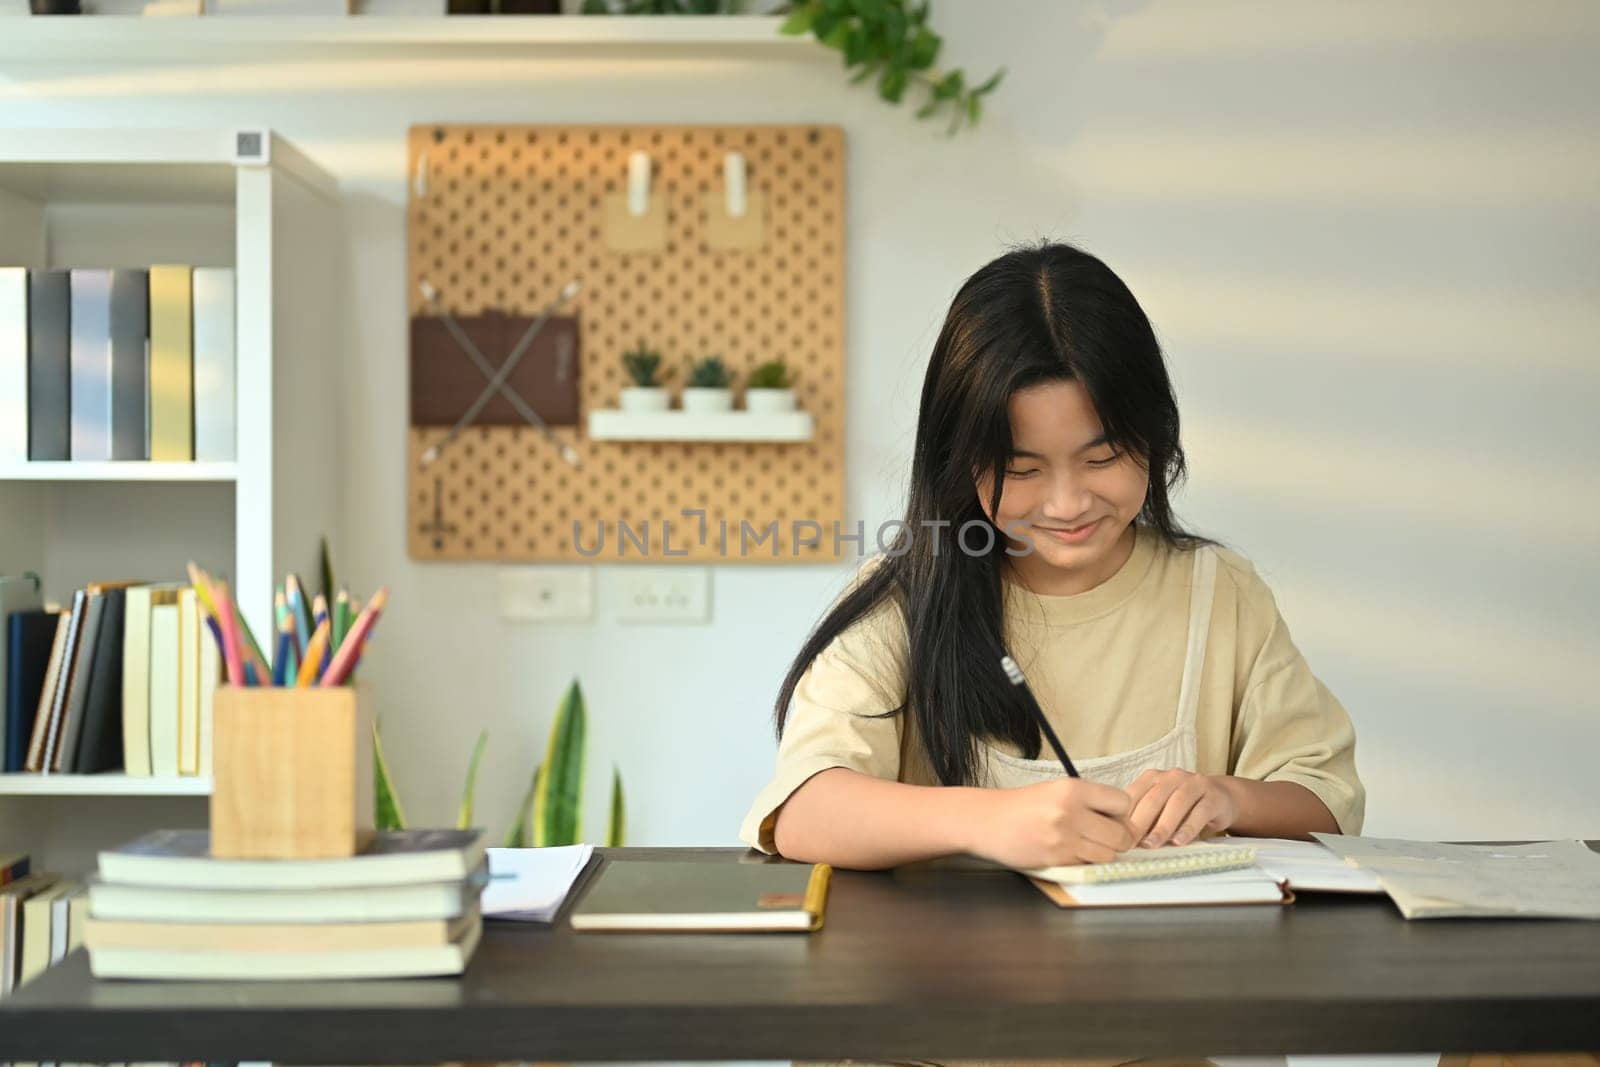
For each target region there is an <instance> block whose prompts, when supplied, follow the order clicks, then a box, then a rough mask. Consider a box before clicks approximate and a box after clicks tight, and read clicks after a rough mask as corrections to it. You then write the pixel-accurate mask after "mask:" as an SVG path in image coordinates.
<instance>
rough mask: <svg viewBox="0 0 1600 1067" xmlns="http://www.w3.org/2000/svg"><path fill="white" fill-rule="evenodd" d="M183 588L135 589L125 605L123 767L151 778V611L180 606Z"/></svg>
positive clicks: (139, 776) (172, 586) (128, 595)
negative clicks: (174, 604)
mask: <svg viewBox="0 0 1600 1067" xmlns="http://www.w3.org/2000/svg"><path fill="white" fill-rule="evenodd" d="M180 588H182V586H180V585H174V584H169V585H134V586H129V587H128V592H127V599H126V601H124V608H123V612H124V618H123V629H122V767H123V772H124V773H125V774H127V775H129V776H130V777H133V778H148V777H150V775H151V773H152V770H151V767H150V609H151V607H152V606H154V605H156V604H173V603H176V602H177V600H176V598H177V596H178V590H179V589H180Z"/></svg>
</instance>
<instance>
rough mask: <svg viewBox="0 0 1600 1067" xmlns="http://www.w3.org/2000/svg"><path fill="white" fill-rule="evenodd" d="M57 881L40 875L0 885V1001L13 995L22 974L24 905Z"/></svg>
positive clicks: (27, 876)
mask: <svg viewBox="0 0 1600 1067" xmlns="http://www.w3.org/2000/svg"><path fill="white" fill-rule="evenodd" d="M56 881H57V878H56V876H55V875H53V874H46V873H43V872H40V873H38V874H29V875H24V876H23V877H21V878H18V879H17V880H16V881H13V882H8V883H7V884H5V885H0V997H6V996H10V995H11V992H12V990H14V989H15V988H16V985H17V976H18V974H19V973H20V971H21V967H22V950H23V943H22V939H23V933H24V931H23V905H24V904H26V903H27V902H28V900H29V898H31V897H33V896H34V895H35V894H37V893H42V892H43V891H45V890H46V889H49V888H50V887H51V886H52V885H54V884H55V883H56Z"/></svg>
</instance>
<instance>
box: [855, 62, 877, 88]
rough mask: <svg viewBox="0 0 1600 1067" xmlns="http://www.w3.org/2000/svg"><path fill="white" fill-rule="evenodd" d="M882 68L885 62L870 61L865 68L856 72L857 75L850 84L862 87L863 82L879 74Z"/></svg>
mask: <svg viewBox="0 0 1600 1067" xmlns="http://www.w3.org/2000/svg"><path fill="white" fill-rule="evenodd" d="M882 66H883V60H881V59H872V60H868V61H867V64H866V65H865V66H864V67H862V68H861V69H860V70H858V71H856V73H855V75H854V76H853V77H852V78H851V79H850V84H851V85H860V84H861V83H862V82H864V81H866V80H867V79H868V78H870V77H872V76H873V75H874V74H876V73H878V70H879V68H880V67H882Z"/></svg>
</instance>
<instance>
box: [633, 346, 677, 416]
mask: <svg viewBox="0 0 1600 1067" xmlns="http://www.w3.org/2000/svg"><path fill="white" fill-rule="evenodd" d="M622 366H623V367H624V368H625V369H626V370H627V372H628V379H629V380H630V381H632V382H633V385H631V386H624V387H623V389H622V395H621V400H622V410H623V411H631V412H647V411H666V410H667V408H668V407H670V406H671V396H670V395H669V394H668V393H667V391H666V390H665V389H663V388H662V387H661V383H660V382H659V381H657V380H656V374H657V372H658V371H660V369H661V353H660V352H656V351H652V350H651V349H649V348H646V347H645V344H644V342H643V341H640V342H639V347H638V348H635V349H634V350H633V351H631V352H625V353H623V356H622Z"/></svg>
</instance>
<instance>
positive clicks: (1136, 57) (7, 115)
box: [0, 0, 1600, 845]
mask: <svg viewBox="0 0 1600 1067" xmlns="http://www.w3.org/2000/svg"><path fill="white" fill-rule="evenodd" d="M938 8H939V10H938V12H937V13H936V20H937V22H938V24H939V26H940V28H941V29H942V30H943V31H944V32H945V33H946V34H947V35H948V42H947V46H946V47H947V58H948V59H949V60H950V61H951V62H954V63H958V64H961V65H964V66H966V67H967V69H968V71H969V73H973V74H979V75H984V74H987V73H988V71H989V70H991V69H992V68H993V66H994V65H996V64H1000V63H1004V64H1006V65H1008V66H1009V67H1010V68H1011V75H1010V77H1009V79H1008V80H1007V82H1006V84H1005V85H1004V86H1003V87H1002V89H1001V90H1000V92H999V93H998V94H997V95H996V96H995V97H993V98H992V103H991V106H990V110H989V113H988V116H987V118H986V120H985V122H984V123H983V125H982V126H981V127H980V128H979V129H978V130H977V131H976V132H974V133H969V134H963V135H961V136H959V137H957V138H956V139H954V140H946V139H944V138H942V137H940V136H939V135H938V134H937V132H936V130H935V128H934V127H933V126H931V125H918V124H916V123H914V122H913V121H912V119H911V117H910V114H909V109H902V110H900V111H895V110H892V109H890V108H888V107H887V106H885V105H883V104H882V103H880V102H879V101H878V100H876V98H875V97H873V96H872V95H871V94H870V93H869V92H868V91H866V90H865V89H861V88H852V87H849V86H847V85H846V84H845V79H844V78H843V77H842V76H841V74H840V71H839V70H838V68H837V67H836V66H835V65H834V64H833V63H830V62H827V61H823V62H811V63H803V62H802V63H796V62H781V61H775V62H765V63H763V62H741V61H735V60H716V61H700V62H684V61H671V60H661V61H650V62H633V63H628V64H620V63H618V62H616V61H609V60H584V59H571V60H559V59H556V60H552V59H548V58H546V59H529V60H507V59H505V58H504V57H501V56H496V57H494V58H492V59H491V58H488V57H482V58H478V59H466V60H459V59H458V60H444V59H441V60H436V61H435V60H424V59H405V60H403V61H401V60H395V61H390V62H350V61H344V62H339V63H321V62H317V61H285V62H282V63H267V62H252V63H250V64H247V65H244V66H211V65H208V64H207V62H206V60H205V59H204V57H197V58H196V60H195V61H194V62H193V63H192V64H188V65H183V66H167V67H164V68H159V69H143V70H141V69H133V68H122V67H117V66H114V65H110V64H104V63H102V64H98V65H94V66H83V67H80V68H72V67H63V65H61V64H59V63H56V62H52V63H51V64H49V66H48V67H47V68H42V67H41V68H36V69H29V68H28V67H26V66H17V65H8V66H7V67H6V69H5V70H4V71H3V72H0V125H3V126H6V127H29V126H55V125H61V126H88V127H94V126H112V125H116V126H123V125H131V126H139V125H149V126H206V125H223V126H231V125H241V126H242V125H264V126H270V127H273V128H275V129H277V130H279V131H280V132H281V133H283V134H284V135H285V136H286V137H288V138H289V139H290V140H291V141H292V142H294V143H296V144H297V145H298V146H299V147H300V148H302V149H303V150H304V151H305V152H306V153H307V154H309V155H310V156H311V157H312V158H314V159H316V160H317V161H318V162H320V163H321V164H322V165H323V166H325V167H327V168H328V169H329V170H330V171H331V172H332V173H333V174H334V175H335V176H336V177H337V178H338V179H339V181H340V183H341V187H342V208H343V222H344V229H343V232H342V233H335V234H330V241H329V248H328V254H329V256H330V257H334V258H336V259H337V260H338V261H339V262H340V263H341V264H342V266H343V269H344V270H345V271H346V272H347V276H346V279H345V285H346V287H347V289H348V291H349V292H350V293H352V294H355V299H354V301H353V302H352V303H351V305H350V307H349V312H348V315H347V316H346V318H345V320H344V321H343V322H342V323H337V324H330V328H333V329H340V330H342V331H343V332H344V336H345V340H346V342H347V344H346V346H345V347H346V351H347V354H348V357H347V360H346V362H345V364H344V366H343V367H342V368H341V370H342V374H343V375H344V382H343V385H344V393H345V397H346V403H347V408H348V411H349V421H348V423H347V425H346V427H345V431H344V432H345V437H344V442H343V443H344V446H345V449H346V458H347V465H346V469H345V471H344V472H343V473H344V484H345V486H346V487H347V489H348V499H347V504H346V507H345V512H344V514H343V516H342V517H343V521H344V528H345V530H346V531H347V536H346V539H345V543H344V544H343V545H340V546H337V547H338V549H339V559H338V561H337V562H338V564H339V566H340V569H341V571H342V572H343V575H344V576H345V577H346V578H348V579H349V580H351V581H352V582H353V583H354V584H355V585H357V586H359V587H362V588H371V587H372V586H374V585H375V584H377V583H379V582H384V583H388V584H389V585H390V586H391V587H392V590H393V600H392V610H391V613H390V614H389V616H388V617H386V619H385V622H384V625H383V627H382V630H381V634H380V640H379V644H378V646H377V648H376V649H375V651H374V652H373V654H372V655H371V657H370V658H369V664H370V666H369V672H370V677H371V678H372V680H373V681H374V682H375V684H376V686H377V688H378V695H379V699H380V708H381V712H382V715H383V719H384V723H385V727H386V731H385V733H386V742H387V748H388V754H389V757H390V760H391V763H392V767H393V769H394V771H395V773H396V775H397V777H398V779H399V781H400V783H401V786H402V789H403V794H404V797H405V801H406V804H407V807H408V809H409V813H410V814H411V815H412V817H413V819H414V820H416V821H424V822H426V821H434V822H441V821H447V820H449V819H451V818H452V817H453V814H454V809H455V802H456V799H457V796H456V793H457V789H458V787H459V783H460V781H461V777H462V772H463V769H464V766H465V762H466V758H467V754H468V751H469V749H470V746H471V744H472V740H473V738H474V737H475V735H476V733H477V731H478V729H479V728H481V727H487V728H488V729H489V730H490V731H491V733H492V737H493V745H492V747H491V751H490V756H489V758H488V759H487V760H486V763H485V766H484V769H483V772H482V775H481V782H480V793H479V812H480V819H481V820H482V821H485V822H487V824H488V825H489V826H490V828H491V829H492V830H493V832H494V833H495V834H497V835H498V834H499V833H500V832H502V831H503V829H504V827H505V825H506V819H507V817H508V816H509V815H510V812H511V809H512V807H513V806H514V804H515V801H516V799H517V798H518V796H519V795H520V794H521V791H522V790H523V788H524V787H525V785H526V778H527V773H528V772H529V770H530V769H531V768H532V766H533V764H534V762H535V761H536V760H537V758H538V756H539V754H540V753H541V751H542V743H543V737H544V732H545V729H546V727H547V724H548V722H549V716H550V713H551V711H552V710H553V708H554V707H555V704H556V702H557V699H558V698H559V696H560V694H561V692H562V690H563V688H564V687H565V685H566V683H567V682H568V680H569V679H570V678H572V677H573V676H577V677H579V678H580V679H581V680H582V682H583V684H584V687H585V690H586V692H587V695H588V697H589V702H590V710H591V715H592V719H591V737H592V741H591V762H590V778H591V784H592V790H591V792H592V796H591V807H590V812H589V815H590V825H591V827H592V828H594V829H595V830H596V831H597V832H598V830H599V829H600V827H601V826H602V825H603V821H604V807H603V798H604V789H605V786H606V784H607V783H608V781H609V768H610V766H611V765H612V764H613V763H615V764H617V765H619V766H620V767H621V768H622V771H623V774H624V776H625V780H626V782H627V785H628V788H629V794H630V801H631V804H630V806H631V809H632V810H631V812H630V827H631V838H630V840H631V843H634V844H673V845H687V844H732V843H734V842H735V834H736V829H737V824H738V820H739V818H740V816H741V815H742V813H743V811H744V808H745V805H746V802H747V800H748V799H749V797H750V796H751V795H752V794H753V793H754V792H755V790H756V789H757V788H758V786H759V785H760V784H761V783H762V781H763V779H764V777H765V775H766V773H767V770H768V768H769V766H770V761H771V754H772V750H773V741H772V738H771V733H770V727H769V719H770V703H771V700H772V697H773V694H774V691H775V688H776V685H777V683H778V680H779V679H780V677H781V674H782V671H783V670H784V668H785V666H786V664H787V661H788V657H789V656H790V655H791V654H792V652H793V651H794V649H795V648H796V646H797V644H798V642H799V641H800V639H801V637H802V636H803V634H804V633H805V632H806V630H807V629H808V628H809V627H810V625H811V624H812V623H813V621H814V619H815V617H816V614H817V612H818V610H819V608H821V607H822V606H823V605H824V604H825V603H826V602H827V600H828V599H829V597H830V596H831V595H832V593H833V592H834V590H835V589H836V588H837V586H838V584H839V583H840V581H841V580H842V579H843V577H844V576H845V574H846V573H847V571H848V569H849V568H848V566H811V567H776V566H774V567H761V566H750V565H743V566H727V567H719V568H715V569H714V575H713V587H714V588H713V621H712V623H711V624H710V625H709V626H704V627H687V628H671V627H664V626H662V627H624V626H619V625H617V624H616V623H614V622H611V621H608V619H607V613H606V611H605V607H604V605H605V604H606V602H607V594H608V592H609V590H610V589H611V586H612V582H613V581H614V579H615V577H616V573H615V568H604V567H602V568H600V573H599V582H598V592H599V603H600V605H601V613H600V618H601V621H599V622H597V623H595V624H594V625H590V626H546V627H528V626H511V625H507V624H504V623H502V622H501V621H499V620H498V619H497V618H496V617H495V604H496V592H497V586H496V581H497V576H498V574H499V568H498V567H496V566H493V565H460V564H442V563H415V562H412V561H411V560H410V559H408V558H407V556H406V552H405V537H404V528H403V527H404V513H405V508H404V495H403V494H404V471H403V460H402V456H403V452H404V440H405V425H406V414H405V413H406V408H407V404H406V370H405V368H406V356H405V353H406V337H407V334H406V325H405V302H404V297H403V282H402V278H403V272H404V259H405V232H404V209H403V205H404V196H405V192H404V180H405V175H404V173H403V171H404V163H405V141H404V139H405V133H406V128H407V126H408V125H410V124H411V123H415V122H426V121H451V122H587V121H595V122H623V121H625V122H653V121H661V122H675V123H684V122H827V123H839V124H841V125H843V126H844V127H845V129H846V131H847V138H848V168H849V202H848V217H849V226H850V229H849V249H848V252H849V266H848V275H849V294H848V310H847V315H848V343H849V361H850V362H849V389H850V394H849V401H850V403H849V427H848V452H849V468H848V470H849V473H848V499H849V507H850V514H849V515H847V516H844V518H845V520H846V521H847V522H849V523H853V522H854V521H855V520H856V519H858V518H861V519H865V520H866V521H867V522H868V524H869V527H870V526H871V525H872V524H875V523H876V522H879V521H882V520H885V519H888V518H891V517H893V516H894V515H895V514H896V512H897V511H898V507H899V500H900V497H901V494H902V492H903V488H904V478H905V472H906V470H907V467H908V461H909V452H910V445H911V440H912V434H913V429H914V419H915V405H916V397H917V391H918V387H919V385H920V376H921V371H922V368H923V366H924V362H925V360H926V357H927V352H928V348H929V346H930V344H931V343H932V340H933V338H934V336H935V333H936V331H937V328H938V324H939V322H940V320H941V317H942V315H943V313H944V310H945V308H946V306H947V303H948V301H949V299H950V296H951V295H952V294H953V292H954V290H955V288H956V287H957V285H958V284H959V282H960V281H961V279H962V278H963V277H964V276H965V275H966V274H968V273H970V272H971V271H972V270H974V269H976V268H977V267H978V266H979V265H981V264H982V263H983V262H984V261H986V260H987V259H988V258H990V257H991V256H992V255H994V254H996V253H997V252H998V251H999V250H1000V249H1001V248H1002V247H1003V246H1004V245H1005V244H1006V243H1007V242H1010V241H1015V240H1023V239H1030V238H1033V237H1035V236H1040V235H1053V236H1060V237H1065V238H1070V239H1074V240H1077V241H1080V242H1082V243H1083V244H1085V245H1086V246H1087V247H1089V248H1090V249H1091V250H1094V251H1096V252H1097V253H1099V254H1101V255H1102V256H1104V257H1105V258H1106V259H1107V260H1108V261H1109V262H1110V263H1111V264H1112V266H1113V267H1114V268H1116V269H1118V270H1119V271H1120V272H1122V274H1123V276H1124V277H1125V278H1126V279H1127V281H1128V282H1129V284H1130V285H1131V286H1132V288H1133V290H1134V291H1135V293H1136V294H1138V295H1139V296H1140V298H1141V299H1142V300H1143V301H1144V303H1145V306H1146V309H1147V311H1148V312H1149V313H1150V316H1151V318H1152V319H1153V320H1154V321H1155V323H1156V324H1157V327H1158V329H1159V331H1160V333H1161V335H1162V337H1163V339H1164V341H1165V343H1166V345H1167V349H1168V355H1169V359H1170V362H1171V366H1172V369H1173V373H1174V375H1175V377H1176V381H1177V383H1178V387H1179V398H1180V403H1181V407H1182V411H1183V415H1184V419H1185V425H1186V429H1185V441H1186V444H1187V445H1188V446H1189V448H1190V458H1191V463H1192V476H1191V481H1190V485H1189V488H1188V490H1187V492H1186V493H1185V494H1184V495H1183V496H1182V497H1181V498H1180V501H1179V503H1180V514H1181V515H1182V516H1183V517H1185V518H1186V519H1188V520H1190V521H1191V522H1192V523H1193V524H1194V525H1195V526H1197V527H1198V528H1200V529H1201V530H1202V531H1204V532H1207V533H1209V534H1212V535H1213V536H1217V537H1219V538H1221V539H1223V540H1225V541H1226V542H1228V543H1229V544H1231V545H1233V546H1235V547H1237V548H1238V549H1239V550H1241V551H1243V552H1244V553H1245V554H1246V555H1248V556H1250V557H1252V558H1253V559H1255V561H1256V562H1257V565H1258V566H1259V567H1260V569H1261V570H1262V572H1263V573H1264V575H1265V576H1266V577H1267V579H1268V581H1269V582H1270V583H1271V584H1272V585H1273V586H1274V588H1275V589H1276V591H1277V593H1278V596H1279V599H1280V603H1281V605H1282V607H1283V610H1284V612H1285V614H1286V617H1287V618H1288V620H1289V623H1290V625H1291V627H1292V630H1293V633H1294V636H1295V638H1296V640H1297V641H1298V642H1299V644H1300V645H1301V647H1302V648H1303V649H1304V651H1305V652H1306V654H1307V656H1308V657H1309V659H1310V662H1311V664H1312V666H1313V668H1314V669H1316V670H1317V672H1318V673H1319V674H1320V675H1321V677H1322V678H1323V679H1324V680H1325V681H1326V682H1327V683H1328V684H1329V685H1330V687H1331V688H1332V689H1333V690H1334V692H1335V693H1337V694H1338V695H1339V696H1340V697H1341V699H1342V700H1343V701H1344V703H1345V704H1346V706H1347V707H1348V708H1349V709H1350V711H1351V713H1352V715H1353V716H1354V718H1355V720H1356V724H1357V730H1358V736H1359V739H1360V740H1359V748H1358V759H1359V764H1360V769H1361V771H1362V773H1363V776H1364V777H1365V779H1366V782H1367V786H1368V790H1369V793H1370V801H1369V817H1368V829H1369V832H1372V833H1378V834H1397V835H1417V836H1437V837H1494V836H1508V837H1509V836H1535V835H1587V836H1591V837H1600V791H1596V790H1595V789H1594V787H1593V785H1592V781H1593V776H1592V770H1591V764H1592V760H1593V757H1594V755H1595V753H1596V751H1597V750H1600V716H1597V711H1600V708H1597V700H1596V697H1595V692H1596V688H1597V685H1600V674H1597V669H1596V667H1595V664H1596V663H1600V656H1597V655H1596V652H1597V651H1600V650H1597V649H1596V647H1595V644H1596V642H1595V637H1594V635H1595V632H1596V624H1597V623H1600V595H1597V594H1600V565H1597V563H1596V556H1595V553H1594V550H1593V546H1594V544H1595V543H1596V539H1597V536H1600V504H1597V503H1596V502H1595V501H1594V499H1593V495H1592V493H1591V492H1589V490H1591V488H1592V485H1593V481H1594V479H1593V475H1594V472H1595V470H1596V465H1597V461H1600V435H1597V434H1596V432H1595V430H1594V414H1593V412H1594V410H1595V408H1596V404H1597V401H1600V366H1597V363H1596V361H1595V358H1594V355H1595V351H1596V347H1597V342H1600V311H1597V301H1596V298H1597V296H1600V259H1597V257H1596V255H1595V251H1594V250H1595V248H1596V246H1597V244H1596V242H1597V238H1600V200H1597V197H1596V195H1595V193H1596V190H1597V189H1600V112H1597V111H1596V109H1595V108H1594V106H1593V102H1594V100H1595V99H1597V98H1600V65H1597V64H1595V62H1594V58H1595V56H1596V54H1597V53H1596V48H1597V45H1600V8H1596V7H1594V6H1593V5H1590V4H1586V3H1583V2H1581V0H1573V2H1565V3H1557V2H1536V3H1520V4H1515V5H1512V4H1502V5H1494V4H1471V5H1465V4H1456V3H1446V2H1443V0H1434V2H1425V3H1408V4H1405V5H1393V4H1388V3H1382V2H1378V0H1372V2H1365V3H1340V4H1326V3H1323V4H1313V3H1309V2H1292V3H1283V2H1270V3H1269V2H1266V0H1259V2H1255V0H1252V2H1226V3H1215V4H1210V3H1208V4H1196V3H1178V2H1166V3H1149V4H1138V3H1115V2H1105V3H1087V2H1084V3H1066V2H1057V0H1033V2H1026V3H1024V2H1006V3H996V4H979V3H973V2H965V3H963V2H953V0H943V2H941V3H940V4H939V5H938ZM10 135H11V134H0V136H10ZM57 595H59V594H57Z"/></svg>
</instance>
